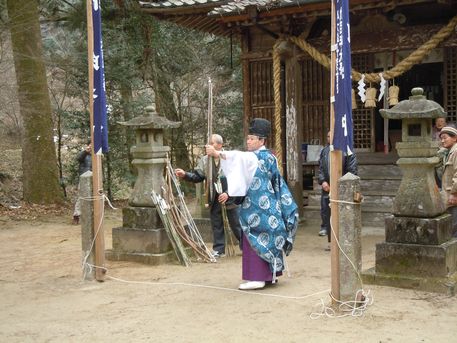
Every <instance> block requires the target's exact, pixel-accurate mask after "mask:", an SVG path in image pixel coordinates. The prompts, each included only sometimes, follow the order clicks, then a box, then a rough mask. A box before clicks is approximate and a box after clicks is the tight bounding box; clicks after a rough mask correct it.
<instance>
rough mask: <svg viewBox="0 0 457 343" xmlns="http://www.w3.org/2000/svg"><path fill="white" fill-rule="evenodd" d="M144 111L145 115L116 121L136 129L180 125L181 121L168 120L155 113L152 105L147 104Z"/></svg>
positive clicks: (172, 127) (168, 127) (175, 126)
mask: <svg viewBox="0 0 457 343" xmlns="http://www.w3.org/2000/svg"><path fill="white" fill-rule="evenodd" d="M145 112H146V114H145V115H142V116H138V117H135V118H132V119H130V120H128V121H123V122H118V123H119V124H120V125H124V126H130V127H134V128H138V129H175V128H177V127H179V126H180V125H181V122H179V121H178V122H175V121H171V120H168V119H167V118H165V117H164V116H162V115H160V114H159V113H157V112H156V109H155V106H154V105H150V106H147V107H146V109H145Z"/></svg>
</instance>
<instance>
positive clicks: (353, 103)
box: [351, 89, 357, 110]
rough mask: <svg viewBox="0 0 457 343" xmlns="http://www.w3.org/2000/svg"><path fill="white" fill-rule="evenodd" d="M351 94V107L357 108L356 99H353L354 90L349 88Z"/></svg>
mask: <svg viewBox="0 0 457 343" xmlns="http://www.w3.org/2000/svg"><path fill="white" fill-rule="evenodd" d="M351 95H352V109H353V110H355V109H356V108H357V100H356V99H355V90H354V89H351Z"/></svg>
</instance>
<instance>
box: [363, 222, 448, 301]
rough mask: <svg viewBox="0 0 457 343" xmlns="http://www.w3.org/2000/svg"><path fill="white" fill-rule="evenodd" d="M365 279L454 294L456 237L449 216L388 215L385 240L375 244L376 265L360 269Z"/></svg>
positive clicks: (372, 282) (382, 283) (376, 282)
mask: <svg viewBox="0 0 457 343" xmlns="http://www.w3.org/2000/svg"><path fill="white" fill-rule="evenodd" d="M363 279H364V281H365V282H367V283H371V284H377V285H383V286H393V287H401V288H411V289H417V290H422V291H430V292H437V293H444V294H448V295H454V293H455V286H456V284H457V239H453V238H452V227H451V216H450V215H449V214H443V215H441V216H438V217H435V218H413V217H399V216H393V215H392V216H390V217H388V218H386V241H385V242H383V243H379V244H377V245H376V265H375V267H374V268H372V269H369V270H367V271H365V272H364V273H363Z"/></svg>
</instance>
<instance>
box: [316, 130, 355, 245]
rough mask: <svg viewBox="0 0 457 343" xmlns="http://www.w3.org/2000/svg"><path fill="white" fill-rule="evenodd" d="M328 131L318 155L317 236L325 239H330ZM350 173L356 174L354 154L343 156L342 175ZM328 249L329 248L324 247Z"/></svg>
mask: <svg viewBox="0 0 457 343" xmlns="http://www.w3.org/2000/svg"><path fill="white" fill-rule="evenodd" d="M329 152H330V132H328V133H327V145H326V146H325V148H324V149H322V151H321V154H320V157H319V176H318V181H319V184H320V185H321V186H322V195H321V220H322V223H321V229H320V231H319V236H327V240H328V242H329V243H330V241H331V230H330V199H329V192H330V156H329ZM346 173H352V174H354V175H357V159H356V157H355V154H352V155H348V156H343V173H342V174H343V175H345V174H346ZM326 250H329V249H326Z"/></svg>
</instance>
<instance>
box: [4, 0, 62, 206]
mask: <svg viewBox="0 0 457 343" xmlns="http://www.w3.org/2000/svg"><path fill="white" fill-rule="evenodd" d="M7 9H8V16H9V19H10V25H11V27H10V31H11V41H12V46H13V55H14V66H15V69H16V79H17V84H18V95H19V105H20V110H21V115H22V119H23V123H24V135H23V138H22V169H23V190H24V194H23V197H24V200H25V201H28V202H32V203H41V204H51V203H60V202H62V200H63V198H62V192H61V189H60V186H59V176H58V171H57V159H56V152H55V147H54V141H53V123H52V113H51V102H50V99H49V92H48V85H47V79H46V70H45V65H44V61H43V53H42V43H41V31H40V24H39V14H38V4H37V1H36V0H7Z"/></svg>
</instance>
